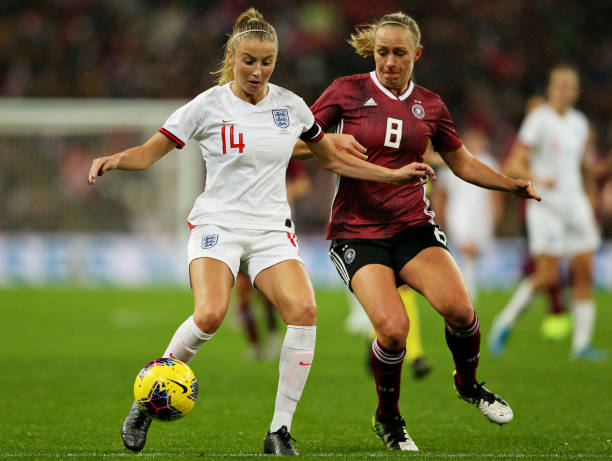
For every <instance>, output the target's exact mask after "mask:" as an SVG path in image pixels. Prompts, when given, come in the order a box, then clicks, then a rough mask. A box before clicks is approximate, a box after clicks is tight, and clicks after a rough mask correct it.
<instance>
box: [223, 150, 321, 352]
mask: <svg viewBox="0 0 612 461" xmlns="http://www.w3.org/2000/svg"><path fill="white" fill-rule="evenodd" d="M286 181H287V201H288V202H289V205H290V206H292V205H293V203H294V201H295V200H297V199H299V198H300V197H303V196H305V195H306V194H308V192H309V191H310V189H311V187H312V183H311V181H310V178H309V176H308V172H307V171H306V168H305V167H304V165H303V163H302V161H300V160H296V159H291V160H290V161H289V166H288V167H287V179H286ZM292 214H293V213H292ZM235 288H236V293H237V295H238V300H237V304H238V312H239V315H240V324H241V325H242V327H243V328H244V330H245V333H246V337H247V340H248V342H249V357H250V358H251V359H254V360H261V359H274V358H276V356H277V355H278V353H279V351H280V341H281V333H280V331H279V328H278V319H277V313H276V309H275V308H274V305H273V304H272V303H271V302H270V301H269V300H268V298H266V297H265V296H264V295H263V294H261V293H260V292H259V291H257V290H255V289H254V288H253V284H252V283H251V280H250V279H249V277H248V275H247V274H245V273H244V272H243V271H242V270H240V271H239V272H238V276H237V277H236V285H235ZM254 298H258V301H259V304H261V306H262V308H263V311H264V315H265V320H266V322H265V323H266V329H265V330H264V331H265V332H266V333H267V334H266V335H265V336H264V338H265V339H264V340H263V341H262V335H261V331H262V330H261V329H258V328H257V321H256V319H257V316H256V315H255V313H254V312H253V308H252V306H253V301H255V299H254Z"/></svg>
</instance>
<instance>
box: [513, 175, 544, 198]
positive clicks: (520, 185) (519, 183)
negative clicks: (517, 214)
mask: <svg viewBox="0 0 612 461" xmlns="http://www.w3.org/2000/svg"><path fill="white" fill-rule="evenodd" d="M512 193H513V194H514V195H518V196H519V197H521V198H532V199H534V200H537V201H538V202H539V201H540V200H542V197H540V195H539V194H538V193H537V192H536V189H535V186H534V185H533V183H532V182H531V181H529V180H527V179H515V180H514V190H513V191H512Z"/></svg>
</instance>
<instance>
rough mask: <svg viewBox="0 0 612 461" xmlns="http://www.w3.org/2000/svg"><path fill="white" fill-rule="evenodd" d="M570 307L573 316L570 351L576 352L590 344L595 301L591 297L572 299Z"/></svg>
mask: <svg viewBox="0 0 612 461" xmlns="http://www.w3.org/2000/svg"><path fill="white" fill-rule="evenodd" d="M572 307H573V308H572V314H573V317H574V334H573V340H572V351H573V352H578V351H581V350H582V349H584V348H585V347H587V346H588V345H590V344H591V339H592V337H593V326H594V324H595V303H594V302H593V300H592V299H586V300H583V301H574V305H573V306H572Z"/></svg>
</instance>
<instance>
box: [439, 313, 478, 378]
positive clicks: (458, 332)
mask: <svg viewBox="0 0 612 461" xmlns="http://www.w3.org/2000/svg"><path fill="white" fill-rule="evenodd" d="M445 325H446V328H445V333H446V344H447V345H448V348H449V349H450V351H451V353H452V354H453V360H454V362H455V369H456V370H457V376H456V377H457V385H458V386H459V387H468V386H472V385H473V384H475V383H476V368H477V367H478V358H479V357H480V322H479V321H478V317H477V316H476V312H474V320H473V321H472V324H471V325H470V326H469V327H467V328H456V327H453V326H451V325H449V324H448V322H445Z"/></svg>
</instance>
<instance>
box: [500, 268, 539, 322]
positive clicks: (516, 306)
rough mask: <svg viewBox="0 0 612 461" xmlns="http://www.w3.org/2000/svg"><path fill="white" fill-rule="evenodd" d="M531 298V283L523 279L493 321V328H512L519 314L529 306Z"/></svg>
mask: <svg viewBox="0 0 612 461" xmlns="http://www.w3.org/2000/svg"><path fill="white" fill-rule="evenodd" d="M532 297H533V288H532V287H531V282H530V281H529V279H525V280H523V281H522V282H521V284H520V285H519V286H518V288H517V289H516V291H515V292H514V295H512V298H511V299H510V301H508V304H506V307H504V310H503V311H502V312H501V313H500V314H499V315H498V316H497V318H496V319H495V323H494V325H495V327H512V326H513V325H514V322H515V321H516V319H517V317H518V316H519V314H520V313H521V312H523V311H524V310H525V309H526V308H527V306H529V303H530V302H531V299H532Z"/></svg>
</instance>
